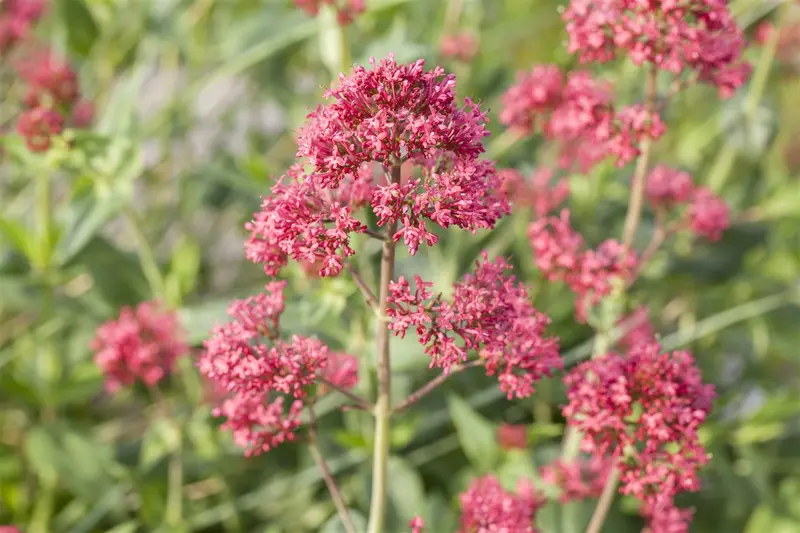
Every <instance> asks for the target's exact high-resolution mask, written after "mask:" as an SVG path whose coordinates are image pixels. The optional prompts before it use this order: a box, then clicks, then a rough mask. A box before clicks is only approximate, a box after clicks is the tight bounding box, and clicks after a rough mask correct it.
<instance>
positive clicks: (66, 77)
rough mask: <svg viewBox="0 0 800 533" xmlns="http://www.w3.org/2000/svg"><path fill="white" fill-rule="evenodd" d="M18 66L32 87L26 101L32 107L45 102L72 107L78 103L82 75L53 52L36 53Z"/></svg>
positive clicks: (21, 75)
mask: <svg viewBox="0 0 800 533" xmlns="http://www.w3.org/2000/svg"><path fill="white" fill-rule="evenodd" d="M15 66H16V68H17V72H18V73H19V75H20V77H21V78H22V79H23V80H24V81H25V82H27V84H28V93H27V95H26V96H25V102H26V104H27V105H28V106H29V107H35V106H38V105H41V104H43V103H44V104H48V105H56V106H60V105H64V106H71V105H72V104H74V103H75V102H76V101H77V100H78V97H79V96H80V89H79V85H78V75H77V74H76V73H75V71H74V70H73V69H72V67H70V65H69V63H67V62H66V61H65V60H64V59H62V58H60V57H58V56H57V55H56V54H55V53H53V52H52V51H50V50H46V49H42V50H34V51H32V52H30V53H27V54H25V56H24V58H23V59H22V60H20V61H19V62H18V63H17V64H16V65H15ZM45 100H46V101H45Z"/></svg>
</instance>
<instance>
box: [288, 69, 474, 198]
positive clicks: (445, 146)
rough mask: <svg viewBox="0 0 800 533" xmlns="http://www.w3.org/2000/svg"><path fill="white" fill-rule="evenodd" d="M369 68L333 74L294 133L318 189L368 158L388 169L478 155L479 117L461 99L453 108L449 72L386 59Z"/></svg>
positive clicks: (335, 182) (335, 183)
mask: <svg viewBox="0 0 800 533" xmlns="http://www.w3.org/2000/svg"><path fill="white" fill-rule="evenodd" d="M370 63H371V64H372V69H370V70H367V69H366V68H364V67H363V66H356V67H355V69H354V71H353V73H352V74H351V75H350V76H345V75H344V74H341V75H340V76H339V84H338V86H334V87H332V88H331V89H330V90H328V91H326V92H325V97H326V98H327V99H329V100H331V102H330V103H329V104H327V105H324V106H320V107H318V108H317V109H316V111H314V112H312V113H311V114H310V115H309V116H308V118H309V123H308V125H307V126H306V127H305V128H303V130H302V132H301V134H300V137H299V139H298V152H297V155H298V157H306V158H308V161H309V162H310V163H311V165H312V166H313V167H314V171H313V175H314V177H315V178H316V179H318V180H319V183H320V185H322V186H323V187H332V188H335V187H337V186H338V185H339V183H340V182H341V180H343V179H344V178H346V177H347V176H350V175H352V174H353V173H355V172H356V171H357V170H358V168H359V167H361V165H362V164H364V163H368V162H371V161H375V162H378V163H380V164H382V165H383V166H384V168H387V169H388V168H389V167H391V166H393V165H395V164H399V162H402V161H405V160H407V159H412V158H423V159H429V160H437V159H439V158H440V157H441V156H442V155H447V154H451V155H452V156H453V157H454V158H456V159H458V160H460V161H462V162H464V163H470V162H474V161H475V160H476V159H477V158H478V156H479V155H480V154H481V153H482V152H483V151H484V148H483V144H482V139H483V137H485V136H487V135H489V132H488V130H487V129H486V126H485V122H486V115H485V114H484V113H483V112H482V111H481V110H480V109H479V108H478V106H477V105H476V104H475V103H473V102H472V101H470V100H469V99H466V100H465V104H464V105H463V106H462V107H459V106H458V105H457V103H456V95H455V77H454V76H453V75H452V74H447V75H445V73H444V70H443V69H442V68H441V67H435V68H434V69H432V70H430V71H426V70H425V61H424V60H422V59H420V60H418V61H416V62H414V63H412V64H408V65H403V64H400V65H398V64H397V63H396V62H395V60H394V57H393V56H391V55H390V56H389V58H388V59H385V60H382V61H380V62H377V61H375V60H374V59H371V60H370Z"/></svg>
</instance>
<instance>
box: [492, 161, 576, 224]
mask: <svg viewBox="0 0 800 533" xmlns="http://www.w3.org/2000/svg"><path fill="white" fill-rule="evenodd" d="M554 174H555V173H554V172H553V170H552V169H549V168H539V169H536V170H535V171H534V172H533V174H532V175H531V177H530V178H529V179H526V178H525V177H524V176H523V175H522V173H520V172H519V171H518V170H514V169H510V168H509V169H503V170H501V171H500V172H499V173H498V179H499V181H500V183H501V184H502V191H503V194H504V195H505V196H506V198H507V199H508V201H509V202H510V203H513V204H514V205H515V206H516V207H530V208H532V209H533V213H534V215H535V216H536V218H542V217H544V216H546V215H548V214H549V213H551V212H552V211H553V210H554V209H555V208H556V207H558V206H559V205H561V204H562V203H564V201H565V200H566V199H567V196H569V183H567V180H565V179H559V180H557V181H556V182H555V184H553V176H554Z"/></svg>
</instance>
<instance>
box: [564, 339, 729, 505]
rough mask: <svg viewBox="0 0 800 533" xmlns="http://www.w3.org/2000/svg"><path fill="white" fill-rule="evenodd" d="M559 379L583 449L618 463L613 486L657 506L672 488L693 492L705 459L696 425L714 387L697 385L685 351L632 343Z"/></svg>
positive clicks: (699, 382) (567, 413)
mask: <svg viewBox="0 0 800 533" xmlns="http://www.w3.org/2000/svg"><path fill="white" fill-rule="evenodd" d="M564 382H565V384H566V386H567V399H568V402H569V403H568V404H567V405H566V406H565V407H564V408H563V413H564V417H565V418H566V419H567V422H568V423H569V424H570V425H571V426H574V427H576V428H578V429H579V430H581V432H582V433H583V435H584V440H583V443H582V449H583V451H585V452H587V453H590V454H592V455H596V456H600V457H605V456H609V457H612V458H614V459H615V460H617V461H618V468H619V470H620V480H621V488H620V492H622V493H623V494H630V495H633V496H635V497H636V498H638V499H639V500H641V501H642V502H643V503H644V504H645V505H646V506H649V507H648V508H651V509H652V510H654V511H656V510H659V509H660V508H661V506H663V505H667V504H669V505H671V501H672V498H673V497H674V496H675V494H677V493H679V492H684V491H696V490H698V488H699V486H700V481H699V479H698V476H697V471H698V469H699V468H700V467H701V466H703V465H704V464H705V463H706V462H707V461H708V457H707V454H706V452H705V450H704V448H703V446H702V444H701V443H700V439H699V437H698V434H697V430H698V428H699V427H700V425H701V424H702V423H703V422H704V421H705V419H706V416H707V415H708V412H709V411H710V409H711V403H712V401H713V398H714V387H713V385H706V384H703V382H702V378H701V375H700V371H699V369H698V368H697V366H696V365H695V361H694V359H693V358H692V356H691V354H689V353H688V352H685V351H676V352H672V353H667V352H662V351H661V347H660V346H659V345H658V343H657V342H655V341H651V342H649V343H643V344H637V345H636V346H634V347H633V348H631V349H630V350H629V351H628V353H627V354H626V355H618V354H614V353H610V354H607V355H605V356H603V357H601V358H598V359H594V360H592V361H588V362H585V363H582V364H581V365H579V366H577V367H576V368H574V369H573V370H571V371H570V372H569V373H568V374H567V375H566V376H565V378H564ZM656 514H657V513H656Z"/></svg>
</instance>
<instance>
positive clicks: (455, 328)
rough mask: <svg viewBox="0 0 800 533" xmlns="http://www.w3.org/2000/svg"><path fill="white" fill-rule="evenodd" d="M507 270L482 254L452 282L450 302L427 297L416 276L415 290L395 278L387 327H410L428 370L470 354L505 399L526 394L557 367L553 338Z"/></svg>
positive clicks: (447, 365)
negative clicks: (468, 270)
mask: <svg viewBox="0 0 800 533" xmlns="http://www.w3.org/2000/svg"><path fill="white" fill-rule="evenodd" d="M510 269H511V267H510V265H508V264H507V263H506V262H505V261H503V260H502V259H500V258H498V259H496V260H495V261H489V259H488V257H487V255H486V254H485V253H484V254H483V256H482V260H480V261H478V262H476V268H475V272H474V273H472V274H467V275H466V276H464V278H463V279H462V280H461V281H459V282H457V283H455V284H454V286H453V289H454V291H453V297H452V300H451V301H445V300H443V299H442V297H441V295H439V296H437V297H435V298H431V297H432V294H431V292H430V291H429V290H428V289H429V288H430V286H431V284H430V283H428V282H423V281H422V280H421V279H420V278H419V277H418V276H417V277H416V285H417V286H416V289H415V291H414V292H412V291H411V288H410V285H409V283H408V281H406V280H405V278H403V277H400V278H399V279H398V280H397V282H392V283H391V284H390V287H389V292H390V296H389V298H388V302H389V308H388V309H387V315H388V316H389V317H390V319H391V322H390V324H389V328H390V329H392V330H393V331H394V332H395V335H399V336H404V335H405V333H406V331H407V330H408V328H410V327H413V328H415V329H416V333H417V335H418V338H419V342H420V343H421V344H423V345H424V346H425V353H426V354H427V355H428V356H429V357H430V358H431V363H430V366H431V367H439V368H441V369H442V370H443V371H444V372H445V373H447V372H449V371H450V369H451V368H452V367H453V366H455V365H458V364H461V363H464V362H466V361H467V358H468V355H469V353H470V352H472V351H475V352H477V354H478V358H479V360H480V361H481V362H482V364H483V366H484V367H485V369H486V374H487V375H489V376H493V375H496V376H497V377H498V380H499V381H500V388H501V389H502V390H503V391H504V392H505V393H506V394H507V395H508V397H509V398H512V397H514V396H516V397H519V398H523V397H527V396H530V395H531V394H532V393H533V390H534V387H533V384H534V382H536V381H537V380H539V379H540V378H541V377H542V376H549V375H551V373H552V371H553V370H554V369H555V368H560V367H561V364H562V363H561V359H560V358H559V355H558V342H557V340H556V339H554V338H551V337H545V336H544V330H545V328H546V326H547V324H548V323H549V319H548V318H547V317H546V316H544V315H543V314H541V313H539V312H538V311H537V310H536V309H534V307H533V306H532V305H531V303H530V301H529V300H528V293H527V291H526V290H525V288H524V287H522V285H521V284H519V283H517V281H516V279H515V278H514V276H512V275H509V274H508V273H507V272H506V271H508V270H510Z"/></svg>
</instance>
